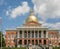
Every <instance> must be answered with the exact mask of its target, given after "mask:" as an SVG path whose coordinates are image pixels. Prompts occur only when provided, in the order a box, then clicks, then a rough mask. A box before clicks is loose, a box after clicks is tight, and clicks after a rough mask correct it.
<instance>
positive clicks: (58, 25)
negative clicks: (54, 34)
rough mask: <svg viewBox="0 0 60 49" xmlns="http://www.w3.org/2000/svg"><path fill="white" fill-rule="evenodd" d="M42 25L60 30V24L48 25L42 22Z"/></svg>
mask: <svg viewBox="0 0 60 49" xmlns="http://www.w3.org/2000/svg"><path fill="white" fill-rule="evenodd" d="M41 22H42V23H41ZM40 23H41V24H42V26H43V27H48V28H53V29H59V30H60V22H56V23H46V22H44V21H40Z"/></svg>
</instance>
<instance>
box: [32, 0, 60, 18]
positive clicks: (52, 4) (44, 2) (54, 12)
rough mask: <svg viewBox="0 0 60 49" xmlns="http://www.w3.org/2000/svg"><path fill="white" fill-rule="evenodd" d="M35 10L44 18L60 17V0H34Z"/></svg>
mask: <svg viewBox="0 0 60 49" xmlns="http://www.w3.org/2000/svg"><path fill="white" fill-rule="evenodd" d="M32 2H33V4H34V11H35V13H37V14H38V15H39V17H40V18H42V19H47V18H60V0H32Z"/></svg>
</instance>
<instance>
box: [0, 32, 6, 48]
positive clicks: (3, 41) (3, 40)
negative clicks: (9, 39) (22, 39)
mask: <svg viewBox="0 0 60 49" xmlns="http://www.w3.org/2000/svg"><path fill="white" fill-rule="evenodd" d="M1 38H2V47H5V45H6V44H5V39H4V37H3V34H2V32H1V31H0V47H1Z"/></svg>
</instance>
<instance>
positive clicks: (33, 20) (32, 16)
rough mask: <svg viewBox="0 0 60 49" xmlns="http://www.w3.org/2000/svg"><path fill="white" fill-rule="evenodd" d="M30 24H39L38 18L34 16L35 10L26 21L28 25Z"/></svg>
mask: <svg viewBox="0 0 60 49" xmlns="http://www.w3.org/2000/svg"><path fill="white" fill-rule="evenodd" d="M29 22H36V23H38V19H37V17H36V16H34V12H33V10H31V11H30V16H29V17H28V18H27V20H26V23H29Z"/></svg>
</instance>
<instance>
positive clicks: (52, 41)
mask: <svg viewBox="0 0 60 49" xmlns="http://www.w3.org/2000/svg"><path fill="white" fill-rule="evenodd" d="M58 34H59V31H58V30H54V29H49V28H46V27H42V24H40V23H39V22H38V19H37V18H36V16H34V14H33V12H31V13H30V15H29V17H28V18H27V20H26V22H25V24H23V26H21V27H17V28H16V29H7V30H6V47H8V46H9V47H12V46H13V47H15V46H17V47H20V46H25V45H29V44H31V45H39V44H40V45H53V46H57V45H58Z"/></svg>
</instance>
